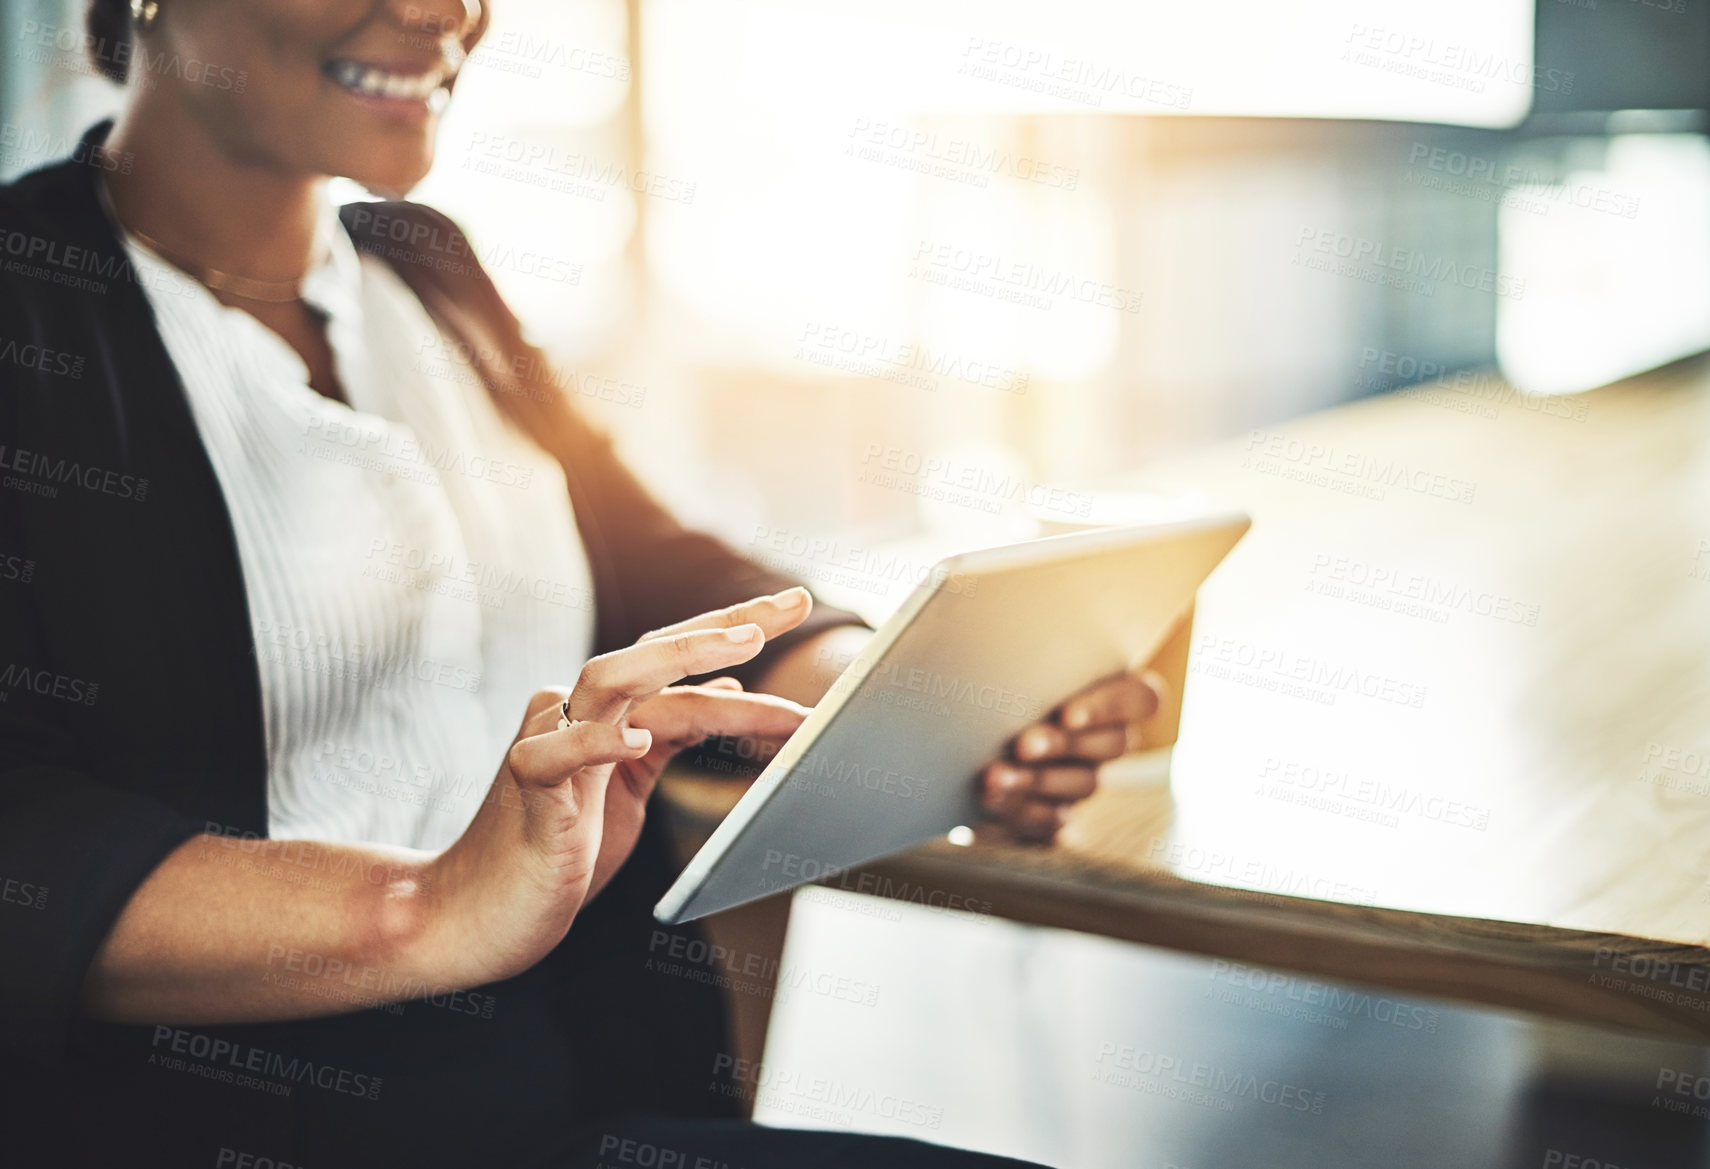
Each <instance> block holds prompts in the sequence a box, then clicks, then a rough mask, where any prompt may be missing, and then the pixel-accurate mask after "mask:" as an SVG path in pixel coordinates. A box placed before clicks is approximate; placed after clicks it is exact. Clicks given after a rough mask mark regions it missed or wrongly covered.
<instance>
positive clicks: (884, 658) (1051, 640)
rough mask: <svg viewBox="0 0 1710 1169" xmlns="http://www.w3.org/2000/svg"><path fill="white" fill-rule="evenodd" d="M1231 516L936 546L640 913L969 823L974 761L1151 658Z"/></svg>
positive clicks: (728, 893) (1219, 548)
mask: <svg viewBox="0 0 1710 1169" xmlns="http://www.w3.org/2000/svg"><path fill="white" fill-rule="evenodd" d="M1248 523H1249V521H1248V519H1247V517H1246V516H1244V515H1217V516H1210V517H1205V518H1200V519H1194V520H1188V521H1182V522H1177V523H1169V524H1157V525H1148V526H1145V527H1124V528H1102V529H1099V530H1096V531H1090V532H1077V533H1074V534H1071V535H1066V536H1048V537H1046V538H1044V539H1041V540H1029V541H1026V542H1023V543H1019V544H1010V545H1007V546H1005V547H1001V548H990V549H986V550H984V551H979V552H968V553H964V554H962V555H959V556H952V557H949V558H948V559H946V560H943V561H940V562H939V563H938V564H937V565H936V566H935V567H934V569H933V571H932V572H931V574H929V575H928V576H927V578H926V579H925V580H923V581H922V582H921V583H920V584H919V585H918V586H917V587H916V588H915V590H914V591H913V593H911V594H910V595H909V597H908V599H907V600H906V601H905V602H904V603H903V605H902V607H901V608H900V609H898V610H897V612H896V613H895V614H894V615H893V616H892V617H891V619H890V620H889V621H886V622H885V624H884V626H883V627H882V628H880V629H879V631H878V632H877V633H875V634H874V635H873V637H872V639H871V640H870V641H869V642H868V643H867V644H866V646H865V647H864V648H863V649H862V651H861V652H860V654H858V655H857V656H856V658H855V659H854V660H853V661H852V662H850V663H849V665H848V666H847V668H846V669H845V670H844V671H843V673H842V675H841V676H840V677H839V678H838V680H837V682H836V683H835V684H834V685H833V686H832V688H831V690H830V692H829V693H827V694H826V696H825V698H824V699H823V700H821V702H820V703H819V705H818V706H817V707H815V708H814V711H813V713H812V714H811V715H809V716H808V718H807V719H806V721H804V722H803V723H802V725H801V727H800V728H799V729H798V730H797V731H796V733H795V734H794V735H792V736H791V737H790V740H789V742H788V743H786V744H785V745H784V747H783V749H782V750H780V751H779V752H778V754H777V756H776V757H775V758H773V760H772V762H771V763H770V764H769V765H768V766H767V767H766V769H765V770H764V771H763V772H761V774H760V776H759V778H758V779H756V780H755V781H754V784H753V786H752V787H750V788H749V789H748V791H747V793H746V794H744V795H743V797H742V799H741V801H740V802H739V803H738V804H737V805H736V807H735V808H734V809H732V810H731V813H730V815H728V816H727V817H725V819H724V821H723V823H721V824H720V825H719V826H718V828H717V829H716V830H715V831H714V832H713V834H712V836H711V837H710V838H709V839H708V840H707V842H706V844H705V845H703V846H702V848H701V850H700V851H699V852H698V853H696V854H695V857H694V859H693V860H691V861H690V862H689V865H688V867H687V868H685V869H684V870H683V873H682V875H681V876H680V877H678V878H677V882H676V884H674V885H672V886H671V888H670V889H669V890H668V891H667V892H666V894H665V896H664V897H663V898H662V899H661V900H660V902H659V904H658V906H657V907H656V908H655V909H654V916H655V917H657V918H658V919H659V920H660V921H662V922H666V923H675V922H682V921H690V920H693V919H694V918H697V917H704V916H705V915H706V914H709V913H716V912H717V911H719V910H721V909H729V908H730V907H731V906H734V905H741V904H743V903H744V902H747V901H753V900H756V899H758V898H761V897H765V896H768V895H769V894H772V893H777V892H780V891H782V890H785V889H790V888H794V887H795V886H797V885H803V884H807V883H810V882H812V881H817V880H822V879H824V878H826V877H828V876H832V875H835V874H836V873H838V872H839V871H841V870H843V869H847V868H849V867H851V866H853V865H860V864H865V863H866V862H868V861H871V860H876V859H878V858H879V857H882V856H887V855H889V854H891V853H894V852H898V851H901V850H902V849H905V848H911V847H913V846H914V845H917V844H920V843H921V842H923V841H926V840H930V839H932V838H933V837H937V836H942V835H944V834H945V833H946V832H949V831H950V830H952V829H954V828H957V827H959V826H961V825H970V824H973V823H975V822H976V820H977V818H978V817H979V815H980V810H979V804H980V801H979V793H978V791H977V788H976V783H975V780H976V777H977V775H978V774H979V772H980V770H981V769H982V768H983V767H984V765H985V764H986V763H987V762H989V761H990V760H992V759H993V758H995V757H996V756H997V755H998V754H999V752H1001V751H1002V750H1003V749H1004V747H1005V745H1006V744H1007V743H1008V741H1009V740H1010V738H1012V737H1013V736H1014V735H1015V734H1016V733H1017V732H1018V731H1020V730H1021V729H1022V728H1023V727H1025V726H1027V725H1028V724H1029V723H1032V722H1035V721H1037V720H1039V719H1040V718H1043V717H1045V716H1046V715H1047V714H1049V713H1050V712H1051V710H1052V709H1053V708H1054V707H1056V706H1057V705H1058V704H1059V703H1061V702H1063V701H1064V700H1065V699H1067V698H1069V697H1070V696H1071V695H1073V694H1074V693H1076V692H1077V691H1079V690H1081V689H1083V688H1084V687H1086V686H1087V685H1089V684H1090V683H1092V682H1094V681H1096V680H1098V679H1099V678H1103V677H1106V676H1108V675H1111V674H1116V673H1119V672H1121V671H1123V670H1126V669H1134V668H1138V667H1140V666H1143V665H1145V663H1147V662H1148V661H1150V660H1151V659H1152V657H1153V656H1154V655H1155V654H1156V653H1157V652H1158V650H1159V649H1160V648H1161V647H1162V645H1163V643H1164V642H1165V640H1166V639H1167V638H1168V637H1169V635H1170V634H1171V632H1172V631H1173V629H1174V627H1175V625H1176V623H1177V621H1178V620H1179V619H1180V618H1181V616H1182V615H1183V613H1185V612H1186V611H1187V608H1188V606H1189V604H1191V603H1192V601H1193V597H1194V593H1195V591H1196V590H1197V589H1198V588H1199V585H1200V582H1202V581H1203V580H1204V579H1205V578H1206V576H1207V575H1208V574H1210V572H1211V570H1212V569H1213V568H1215V567H1216V566H1217V563H1218V561H1220V560H1222V559H1223V557H1224V555H1225V554H1227V553H1228V551H1229V549H1230V548H1232V547H1234V545H1235V542H1236V541H1237V540H1239V539H1240V538H1241V536H1242V534H1243V533H1244V532H1246V530H1247V527H1248Z"/></svg>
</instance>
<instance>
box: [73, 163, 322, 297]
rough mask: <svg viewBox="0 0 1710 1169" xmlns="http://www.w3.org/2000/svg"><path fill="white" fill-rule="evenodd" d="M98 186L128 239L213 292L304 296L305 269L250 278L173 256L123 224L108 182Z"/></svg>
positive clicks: (318, 259)
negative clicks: (293, 275) (283, 276)
mask: <svg viewBox="0 0 1710 1169" xmlns="http://www.w3.org/2000/svg"><path fill="white" fill-rule="evenodd" d="M100 189H101V202H102V203H104V204H106V208H107V214H108V216H110V217H111V218H112V220H113V222H114V223H115V224H117V225H118V227H119V229H120V230H121V231H124V232H126V233H127V234H129V235H130V236H131V238H133V239H135V240H136V241H137V242H138V243H140V244H141V245H142V246H143V247H145V248H147V249H148V250H149V251H151V252H153V253H155V254H156V255H158V256H159V257H160V258H161V259H163V260H165V261H166V262H167V263H169V264H171V265H173V266H174V267H176V268H181V269H183V270H184V271H186V272H188V273H190V275H192V276H194V277H195V278H196V279H197V280H199V281H200V282H201V283H203V284H204V285H206V286H207V287H209V288H211V289H213V290H214V291H215V292H229V293H230V294H231V295H233V296H236V297H239V298H241V299H243V300H254V301H260V302H261V303H263V304H290V303H291V302H293V301H298V300H302V299H303V293H302V291H301V285H302V283H303V280H304V279H305V278H306V277H307V276H308V272H305V273H304V274H303V275H302V276H299V277H297V279H295V280H252V279H250V278H249V277H248V276H236V275H233V274H232V273H230V272H222V271H220V270H219V269H218V268H209V267H207V266H206V265H203V264H198V263H196V262H194V261H192V260H187V259H185V258H184V257H183V256H180V255H176V254H174V253H173V252H171V251H169V250H167V249H166V248H164V247H162V246H161V244H160V241H159V240H157V239H155V238H154V237H153V236H150V235H144V234H143V233H142V232H140V231H138V230H137V229H136V228H134V227H129V226H126V224H125V223H124V221H123V220H121V219H120V218H119V213H118V210H117V209H116V208H114V206H113V200H112V197H111V196H110V195H108V193H107V184H106V183H105V182H103V183H101V184H100ZM325 259H326V250H325V249H324V248H323V249H322V250H321V252H320V254H319V255H318V256H317V257H316V258H315V261H314V263H312V264H310V265H309V272H312V271H314V270H315V269H316V268H317V267H319V266H320V264H321V262H322V261H323V260H325Z"/></svg>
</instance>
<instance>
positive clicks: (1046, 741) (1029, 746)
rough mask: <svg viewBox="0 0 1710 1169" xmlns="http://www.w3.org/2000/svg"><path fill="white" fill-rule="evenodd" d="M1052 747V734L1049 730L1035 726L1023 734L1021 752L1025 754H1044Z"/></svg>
mask: <svg viewBox="0 0 1710 1169" xmlns="http://www.w3.org/2000/svg"><path fill="white" fill-rule="evenodd" d="M1050 749H1051V734H1050V732H1049V731H1046V730H1043V729H1041V728H1039V727H1034V728H1033V729H1032V730H1030V731H1028V732H1027V733H1026V734H1024V735H1022V736H1021V753H1022V754H1023V755H1043V754H1045V752H1047V751H1049V750H1050Z"/></svg>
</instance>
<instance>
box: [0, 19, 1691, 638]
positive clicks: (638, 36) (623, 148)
mask: <svg viewBox="0 0 1710 1169" xmlns="http://www.w3.org/2000/svg"><path fill="white" fill-rule="evenodd" d="M0 9H4V10H6V11H5V15H6V18H7V19H6V21H5V27H6V28H8V29H13V30H19V31H18V32H17V34H16V39H15V42H14V43H13V44H12V45H10V46H8V47H7V48H6V49H5V50H4V56H3V60H4V66H3V72H0V103H3V104H0V112H3V117H0V120H3V123H4V124H3V126H0V175H3V176H6V177H10V176H12V175H15V174H17V173H20V172H22V171H23V170H26V169H29V168H31V167H33V166H37V165H40V164H41V163H43V162H46V161H49V160H51V159H53V158H55V157H58V156H60V155H63V154H65V153H68V152H69V150H70V149H71V147H72V146H73V145H74V144H75V141H76V136H77V134H78V133H79V132H80V131H81V129H82V128H83V127H85V126H86V125H87V124H88V123H90V122H91V121H93V120H94V119H95V118H96V117H98V116H100V115H101V114H102V113H103V112H105V111H106V110H107V109H109V108H111V107H112V105H113V103H114V99H115V95H114V91H113V90H112V89H111V87H109V86H108V85H106V84H105V83H104V82H102V81H101V80H100V79H98V78H96V77H93V76H91V74H90V71H89V68H88V66H87V65H86V64H85V62H84V58H83V54H82V51H81V44H80V36H81V9H80V5H79V4H78V2H77V0H0ZM1707 60H1710V19H1707V17H1706V12H1705V8H1704V6H1703V5H1700V4H1694V3H1691V0H1660V2H1653V3H1638V2H1636V0H1577V2H1563V0H1539V2H1537V3H1535V4H1534V3H1531V2H1528V0H1387V2H1384V3H1362V2H1356V0H1312V2H1302V3H1295V4H1289V5H1274V4H1264V3H1258V2H1256V0H1255V2H1252V3H1245V2H1244V3H1223V4H1217V5H1177V4H1165V3H1162V2H1145V3H1123V4H1115V3H1108V2H1106V0H1065V2H1058V3H1053V4H1050V5H1028V4H1020V3H977V4H976V3H972V2H971V0H970V2H955V0H916V2H912V3H908V4H903V3H897V2H895V0H880V2H873V0H869V2H867V3H862V4H854V3H850V2H849V0H814V2H812V3H794V4H788V5H786V4H772V3H764V2H759V0H695V2H693V3H691V2H688V0H627V2H626V0H499V2H497V3H495V4H494V5H493V24H492V29H491V32H490V33H489V35H488V36H487V38H486V41H485V43H484V44H483V46H482V47H481V48H480V50H479V51H478V52H477V54H476V55H475V56H474V57H473V58H472V59H471V61H470V62H469V64H468V66H467V67H466V69H465V70H464V74H463V76H462V78H461V80H460V81H459V83H458V89H457V96H456V100H455V101H454V102H453V104H452V107H451V110H450V112H449V114H448V116H447V118H446V120H445V123H444V126H443V131H442V134H441V138H440V155H439V159H438V162H437V164H436V166H435V168H434V171H433V173H432V174H431V176H430V177H429V178H428V180H427V181H426V182H425V183H424V184H423V185H422V187H421V188H419V189H418V191H417V192H416V197H417V198H419V199H421V200H423V201H426V202H429V203H432V204H435V205H437V206H439V207H440V208H442V209H444V210H446V211H448V212H450V213H451V214H452V215H454V216H455V217H456V218H457V219H458V220H460V221H461V223H462V224H463V225H464V226H465V227H466V229H467V230H468V231H469V233H470V234H471V236H472V237H473V239H474V240H475V242H476V244H477V246H478V250H479V251H480V254H481V255H482V257H483V258H484V259H485V261H486V263H487V265H488V267H489V268H490V269H491V270H492V271H493V274H494V276H495V277H496V278H497V280H498V281H499V283H500V285H501V287H502V288H503V290H504V292H505V294H506V295H507V297H508V298H509V299H510V300H511V302H512V304H513V305H514V306H515V307H516V309H517V310H518V311H519V313H520V314H521V315H522V316H523V317H524V319H525V320H526V322H527V324H528V326H529V327H530V329H531V330H532V332H533V335H534V336H535V337H536V338H537V339H538V340H539V341H540V342H541V343H542V344H543V345H545V346H546V348H547V349H548V350H549V351H550V352H551V353H552V354H553V355H554V356H555V357H557V358H558V359H559V361H560V362H561V363H562V368H563V371H564V373H563V378H564V382H565V384H566V386H567V387H569V388H571V389H573V390H574V391H575V392H576V394H577V395H578V399H579V400H580V401H581V402H582V403H583V404H584V405H585V406H586V407H587V408H589V409H590V410H593V411H596V412H598V413H600V414H601V415H602V416H603V417H604V418H605V419H606V420H607V422H608V423H609V424H610V425H611V426H612V427H613V428H614V429H615V430H616V431H617V432H618V433H619V435H620V439H621V441H622V444H623V447H624V449H625V451H626V452H627V454H628V455H629V457H630V458H631V460H632V461H633V463H634V465H635V466H636V467H638V468H639V469H640V470H641V472H642V473H643V474H644V475H645V476H646V477H647V478H648V479H649V480H650V481H651V482H652V483H653V485H654V486H655V487H656V488H657V490H659V491H660V492H661V493H662V494H663V495H664V496H665V497H666V498H667V499H668V500H669V501H670V502H671V503H672V504H673V505H674V506H675V507H676V508H677V509H678V510H679V511H681V512H682V513H684V514H685V515H686V516H687V517H688V518H690V519H692V520H694V521H697V522H699V523H701V524H703V525H705V526H708V527H711V528H713V529H715V530H717V531H719V532H720V533H722V534H723V535H725V536H726V537H728V538H729V539H731V540H732V541H733V542H734V543H736V544H738V545H739V546H745V547H748V548H750V549H752V550H755V551H757V552H759V553H761V554H762V555H765V556H767V557H768V558H770V559H772V560H774V561H776V562H778V563H781V564H782V565H783V566H785V567H789V568H793V569H794V570H795V571H797V572H799V573H802V574H804V575H807V576H809V577H810V578H813V579H814V583H815V584H816V585H817V586H818V587H819V588H820V591H821V592H822V593H824V594H826V595H827V596H828V597H829V598H830V599H833V600H838V601H842V602H843V603H845V604H851V605H853V606H855V607H857V608H860V609H863V610H865V611H867V612H869V613H880V614H882V613H883V612H885V611H886V610H887V609H888V608H889V607H890V606H891V605H892V604H893V603H894V600H895V597H896V594H897V591H898V589H899V588H906V586H907V585H908V584H912V583H913V580H912V578H910V577H909V575H908V573H907V572H906V571H902V572H895V573H891V572H887V571H886V570H885V568H884V567H877V568H871V569H869V570H867V571H863V572H857V573H854V574H851V573H849V572H846V571H832V570H831V566H830V563H829V561H827V562H826V563H819V562H816V557H818V558H819V559H820V560H824V559H825V556H824V554H823V553H822V552H816V551H811V550H813V549H821V550H823V549H825V548H828V547H831V548H835V549H837V550H838V551H837V552H836V553H834V554H833V555H835V556H837V557H838V558H839V563H840V564H842V565H844V566H847V565H848V564H849V563H861V562H862V557H861V556H860V555H852V551H854V552H859V551H860V550H866V549H874V550H878V549H884V548H887V547H899V546H906V542H907V541H909V540H910V539H911V538H916V537H919V536H921V535H922V534H930V535H932V536H934V537H938V538H940V539H939V540H938V542H939V543H943V542H952V543H984V542H990V541H992V540H994V539H1008V538H1013V537H1015V536H1025V535H1027V534H1029V533H1030V532H1031V531H1032V530H1033V528H1034V526H1036V524H1037V522H1038V521H1039V520H1040V519H1041V518H1044V519H1046V520H1049V519H1051V518H1053V517H1052V514H1051V513H1052V512H1053V511H1067V512H1073V511H1075V510H1076V509H1077V508H1078V507H1080V506H1081V504H1082V503H1083V502H1084V499H1085V496H1083V495H1079V494H1076V491H1077V488H1078V487H1079V486H1081V485H1084V484H1086V483H1088V482H1091V481H1096V480H1097V479H1098V478H1099V477H1100V476H1104V475H1108V474H1110V473H1112V472H1116V471H1121V470H1126V469H1130V468H1133V467H1135V466H1137V465H1140V464H1143V463H1145V462H1148V461H1150V460H1153V459H1155V458H1157V457H1159V456H1161V455H1164V454H1168V453H1170V452H1172V451H1174V450H1177V449H1180V448H1183V447H1188V446H1193V445H1197V444H1201V443H1204V442H1206V441H1208V440H1212V439H1216V438H1218V437H1222V436H1226V435H1229V434H1232V433H1237V432H1240V431H1242V430H1244V429H1246V428H1249V427H1256V426H1264V425H1268V424H1270V423H1273V422H1276V421H1278V420H1280V419H1283V418H1287V417H1291V416H1294V415H1298V414H1301V413H1304V412H1307V411H1311V410H1315V409H1319V408H1322V407H1325V406H1328V405H1331V404H1334V403H1337V402H1340V401H1345V400H1348V399H1351V398H1357V397H1362V396H1365V395H1370V394H1381V393H1390V392H1394V391H1395V390H1397V389H1404V388H1406V387H1409V386H1414V385H1418V384H1421V383H1430V382H1435V381H1437V380H1438V379H1441V378H1443V377H1444V376H1445V375H1450V381H1449V382H1448V383H1446V384H1445V385H1444V386H1443V387H1440V388H1439V389H1437V390H1434V391H1433V393H1435V394H1438V395H1440V398H1439V399H1437V400H1440V404H1443V405H1445V406H1446V407H1448V408H1452V409H1457V410H1462V411H1466V412H1470V413H1477V412H1481V411H1495V410H1497V409H1500V408H1501V407H1502V406H1503V405H1504V403H1503V402H1502V401H1500V400H1498V399H1500V398H1503V397H1509V398H1511V397H1512V392H1511V391H1510V390H1509V389H1508V388H1507V386H1505V385H1503V384H1500V383H1498V382H1497V381H1496V380H1495V378H1494V377H1483V376H1470V377H1469V376H1466V375H1465V373H1464V371H1489V370H1499V371H1500V373H1501V374H1502V375H1504V376H1505V377H1506V378H1507V379H1509V380H1510V381H1511V382H1512V383H1513V384H1514V385H1515V386H1518V387H1519V388H1521V389H1522V390H1524V391H1528V392H1531V393H1536V394H1541V395H1564V394H1571V393H1572V392H1574V391H1576V390H1582V389H1586V388H1589V387H1592V386H1595V385H1599V384H1602V383H1605V382H1608V381H1610V380H1612V379H1614V378H1617V377H1619V376H1622V375H1625V374H1628V373H1632V372H1637V371H1639V370H1642V369H1646V368H1649V367H1653V366H1656V365H1658V364H1661V363H1663V362H1666V361H1668V360H1670V359H1672V358H1675V357H1679V356H1682V355H1684V354H1687V353H1691V352H1695V351H1697V350H1699V349H1702V348H1704V347H1705V344H1706V341H1707V334H1710V146H1707V141H1706V137H1705V115H1704V110H1705V108H1706V105H1707V100H1706V97H1707V90H1710V85H1707V83H1706V76H1705V74H1706V70H1705V67H1704V66H1705V63H1706V61H1707ZM339 197H340V198H341V199H350V198H360V197H362V192H360V191H357V190H344V191H341V192H339ZM1457 374H1459V375H1461V376H1458V377H1456V376H1454V375H1457ZM1507 404H1508V405H1509V406H1510V407H1512V406H1513V405H1514V404H1515V403H1514V402H1509V403H1507ZM1526 404H1527V405H1529V406H1530V407H1531V408H1534V409H1538V410H1542V411H1549V412H1559V413H1561V414H1562V415H1563V416H1571V415H1572V411H1573V409H1574V407H1573V405H1572V404H1571V402H1568V401H1565V400H1564V401H1550V402H1544V401H1540V402H1528V403H1526ZM1070 518H1074V517H1073V516H1071V517H1070ZM899 542H903V543H899ZM875 563H877V561H875ZM893 578H894V579H893Z"/></svg>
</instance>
